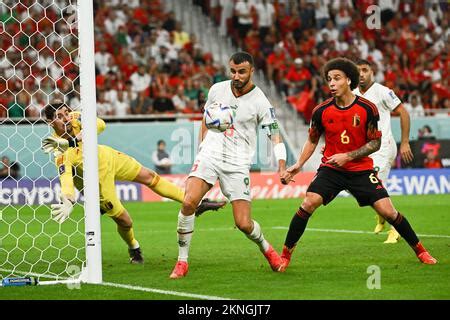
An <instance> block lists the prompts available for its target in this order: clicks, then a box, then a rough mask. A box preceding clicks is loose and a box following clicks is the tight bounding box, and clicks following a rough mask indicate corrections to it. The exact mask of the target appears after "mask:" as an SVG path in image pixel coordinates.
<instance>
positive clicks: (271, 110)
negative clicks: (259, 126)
mask: <svg viewBox="0 0 450 320" xmlns="http://www.w3.org/2000/svg"><path fill="white" fill-rule="evenodd" d="M269 110H270V116H271V117H272V119H273V120H276V119H277V118H276V117H275V109H274V108H273V107H270V108H269Z"/></svg>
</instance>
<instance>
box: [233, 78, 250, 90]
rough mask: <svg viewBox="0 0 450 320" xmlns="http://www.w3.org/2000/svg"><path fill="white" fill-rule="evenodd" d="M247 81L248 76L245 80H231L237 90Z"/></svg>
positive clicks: (248, 79)
mask: <svg viewBox="0 0 450 320" xmlns="http://www.w3.org/2000/svg"><path fill="white" fill-rule="evenodd" d="M249 81H250V78H247V79H246V80H245V81H239V80H233V87H234V88H235V89H237V90H242V89H243V88H245V86H246V85H247V83H248V82H249Z"/></svg>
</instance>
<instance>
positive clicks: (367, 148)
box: [347, 137, 381, 160]
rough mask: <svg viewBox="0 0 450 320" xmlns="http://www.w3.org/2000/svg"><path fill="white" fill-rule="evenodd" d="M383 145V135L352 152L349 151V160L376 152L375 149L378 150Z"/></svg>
mask: <svg viewBox="0 0 450 320" xmlns="http://www.w3.org/2000/svg"><path fill="white" fill-rule="evenodd" d="M380 147H381V137H380V138H378V139H375V140H370V141H369V142H367V143H366V144H365V145H363V146H362V147H361V148H359V149H356V150H354V151H351V152H347V155H348V157H349V158H350V159H349V160H355V159H359V158H362V157H366V156H368V155H369V154H372V153H374V152H375V151H378V150H379V149H380Z"/></svg>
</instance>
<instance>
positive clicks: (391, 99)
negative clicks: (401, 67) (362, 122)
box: [353, 82, 402, 151]
mask: <svg viewBox="0 0 450 320" xmlns="http://www.w3.org/2000/svg"><path fill="white" fill-rule="evenodd" d="M353 93H354V94H356V95H358V96H361V97H364V98H366V99H367V100H369V101H370V102H372V103H374V104H375V105H376V106H377V108H378V113H379V114H380V121H379V122H378V129H379V130H381V134H382V136H381V147H380V150H379V151H382V150H386V149H392V148H393V146H392V144H394V147H396V145H395V139H394V136H393V135H392V130H391V112H392V111H393V110H394V109H395V108H397V107H398V106H399V105H400V104H401V103H402V102H401V100H400V99H399V98H398V97H397V96H396V95H395V93H394V91H392V90H391V89H389V88H388V87H385V86H383V85H381V84H379V83H377V82H374V83H373V84H372V86H370V88H369V89H368V90H367V91H366V92H365V93H364V94H361V92H360V91H359V88H356V89H355V90H353Z"/></svg>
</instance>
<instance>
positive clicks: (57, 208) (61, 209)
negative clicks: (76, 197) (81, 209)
mask: <svg viewBox="0 0 450 320" xmlns="http://www.w3.org/2000/svg"><path fill="white" fill-rule="evenodd" d="M73 204H74V203H73V202H72V201H71V200H70V199H69V198H67V197H66V196H65V195H64V194H61V203H57V204H52V205H51V207H52V211H51V213H52V219H53V220H55V221H56V222H58V223H63V222H64V221H65V220H66V219H67V218H69V216H70V213H71V212H72V210H73Z"/></svg>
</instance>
